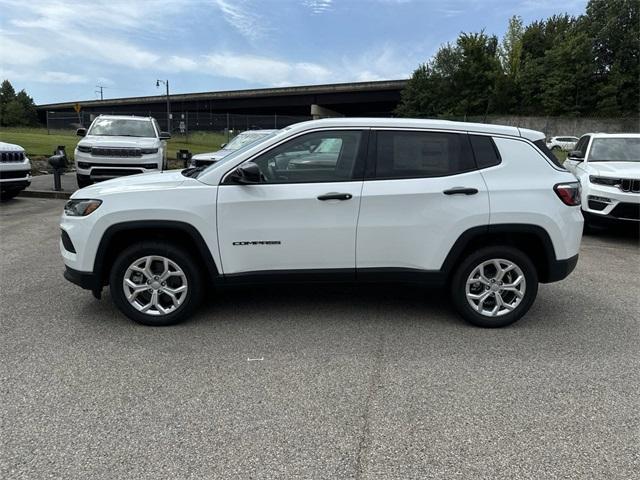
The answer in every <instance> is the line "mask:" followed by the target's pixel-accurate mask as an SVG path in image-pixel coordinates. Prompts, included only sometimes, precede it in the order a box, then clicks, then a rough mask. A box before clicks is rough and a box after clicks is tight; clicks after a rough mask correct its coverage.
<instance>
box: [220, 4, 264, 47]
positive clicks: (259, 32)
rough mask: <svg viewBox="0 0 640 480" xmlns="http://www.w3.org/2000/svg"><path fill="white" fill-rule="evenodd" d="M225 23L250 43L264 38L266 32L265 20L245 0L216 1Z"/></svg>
mask: <svg viewBox="0 0 640 480" xmlns="http://www.w3.org/2000/svg"><path fill="white" fill-rule="evenodd" d="M214 3H215V5H216V6H217V7H218V8H219V9H220V11H221V12H222V15H223V17H224V19H225V21H226V22H227V23H228V24H229V25H231V26H232V27H233V28H235V29H236V30H237V31H238V32H239V33H240V34H241V35H242V36H243V37H245V38H247V39H248V40H250V41H256V40H259V39H260V38H262V37H263V36H264V34H265V31H266V24H265V20H264V19H263V18H261V17H260V16H259V15H258V14H256V13H255V11H254V10H252V9H251V6H250V5H249V4H247V2H245V1H243V0H231V1H230V0H214Z"/></svg>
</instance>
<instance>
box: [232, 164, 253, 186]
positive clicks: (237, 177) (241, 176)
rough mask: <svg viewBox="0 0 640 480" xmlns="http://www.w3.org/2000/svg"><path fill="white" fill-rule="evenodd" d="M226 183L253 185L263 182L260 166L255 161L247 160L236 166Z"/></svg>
mask: <svg viewBox="0 0 640 480" xmlns="http://www.w3.org/2000/svg"><path fill="white" fill-rule="evenodd" d="M225 183H235V184H240V185H251V184H254V183H262V173H261V172H260V167H258V165H256V164H255V163H253V162H246V163H243V164H242V165H240V166H239V167H238V168H236V169H235V170H234V171H233V173H231V175H229V177H228V181H227V182H225Z"/></svg>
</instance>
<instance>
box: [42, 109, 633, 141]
mask: <svg viewBox="0 0 640 480" xmlns="http://www.w3.org/2000/svg"><path fill="white" fill-rule="evenodd" d="M102 113H103V114H111V113H113V114H118V115H138V116H152V117H154V118H155V119H156V120H157V121H158V124H159V125H160V128H161V129H162V130H167V115H166V113H152V112H149V111H142V110H130V111H127V112H124V113H123V112H115V111H114V112H102ZM97 115H99V114H98V113H95V112H86V111H81V112H80V113H79V114H76V113H74V112H54V111H48V112H46V120H47V129H49V130H75V129H76V128H79V127H88V126H89V125H90V124H91V122H92V121H93V119H94V118H95V117H96V116H97ZM311 118H312V117H311V116H303V115H278V114H273V115H243V114H236V113H209V112H198V111H191V112H190V111H184V112H173V113H172V115H171V120H170V123H171V128H170V129H168V130H170V131H171V132H172V133H174V134H184V135H189V134H191V133H194V132H217V133H221V134H224V135H227V136H233V135H234V134H236V133H239V132H241V131H245V130H256V129H272V128H273V129H280V128H284V127H287V126H289V125H292V124H294V123H298V122H303V121H306V120H311ZM441 119H443V120H456V121H463V122H478V123H491V124H499V125H510V126H514V127H520V128H529V129H532V130H538V131H541V132H544V133H545V135H546V136H547V138H548V137H554V136H567V135H570V136H575V137H580V136H581V135H584V134H585V133H593V132H605V133H635V132H640V119H639V118H600V117H528V116H517V115H489V116H473V117H471V116H469V117H441Z"/></svg>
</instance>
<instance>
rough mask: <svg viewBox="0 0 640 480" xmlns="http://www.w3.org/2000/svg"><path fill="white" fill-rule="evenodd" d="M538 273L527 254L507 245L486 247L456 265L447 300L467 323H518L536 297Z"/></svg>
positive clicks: (477, 324) (495, 326) (487, 325)
mask: <svg viewBox="0 0 640 480" xmlns="http://www.w3.org/2000/svg"><path fill="white" fill-rule="evenodd" d="M537 293H538V274H537V271H536V268H535V267H534V265H533V263H532V262H531V260H530V259H529V257H528V256H527V255H525V254H524V253H523V252H521V251H520V250H518V249H516V248H513V247H508V246H502V247H500V246H495V247H486V248H482V249H480V250H478V251H477V252H474V253H472V254H471V255H469V257H467V258H466V259H465V260H463V262H462V263H461V264H460V266H459V267H458V269H457V270H456V272H455V274H454V276H453V280H452V282H451V297H452V299H453V303H454V306H455V308H456V310H457V311H458V313H459V314H460V315H461V316H462V317H463V318H464V319H465V320H467V321H468V322H470V323H472V324H474V325H476V326H479V327H487V328H497V327H505V326H507V325H510V324H512V323H513V322H515V321H516V320H519V319H520V318H521V317H522V316H523V315H524V314H525V313H527V311H528V310H529V308H531V305H533V302H534V300H535V298H536V295H537Z"/></svg>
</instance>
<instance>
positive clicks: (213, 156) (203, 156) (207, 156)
mask: <svg viewBox="0 0 640 480" xmlns="http://www.w3.org/2000/svg"><path fill="white" fill-rule="evenodd" d="M231 152H232V150H225V149H222V150H218V151H217V152H209V153H197V154H196V155H193V156H192V157H191V159H192V160H213V161H214V162H217V161H218V160H220V159H221V158H224V157H226V156H227V155H229V154H230V153H231Z"/></svg>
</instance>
